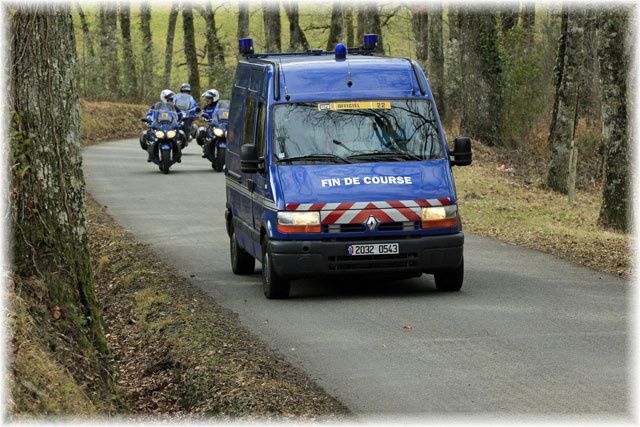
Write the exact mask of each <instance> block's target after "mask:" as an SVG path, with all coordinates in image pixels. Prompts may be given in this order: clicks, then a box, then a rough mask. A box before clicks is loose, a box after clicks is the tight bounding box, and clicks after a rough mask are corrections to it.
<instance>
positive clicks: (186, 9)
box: [182, 3, 200, 94]
mask: <svg viewBox="0 0 640 427" xmlns="http://www.w3.org/2000/svg"><path fill="white" fill-rule="evenodd" d="M182 29H183V30H184V57H185V60H186V62H187V75H188V79H189V84H190V85H191V91H192V92H193V93H197V94H199V93H200V72H199V71H198V56H197V54H196V38H195V30H194V27H193V10H192V9H191V5H190V4H189V3H185V4H184V5H183V6H182Z"/></svg>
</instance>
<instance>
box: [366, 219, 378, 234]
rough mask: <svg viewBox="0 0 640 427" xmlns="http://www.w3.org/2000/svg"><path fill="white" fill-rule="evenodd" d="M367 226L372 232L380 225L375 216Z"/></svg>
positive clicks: (368, 221)
mask: <svg viewBox="0 0 640 427" xmlns="http://www.w3.org/2000/svg"><path fill="white" fill-rule="evenodd" d="M365 224H367V228H369V230H370V231H373V230H374V229H375V228H376V226H377V225H378V220H377V219H376V218H375V217H374V216H370V217H369V219H367V222H365Z"/></svg>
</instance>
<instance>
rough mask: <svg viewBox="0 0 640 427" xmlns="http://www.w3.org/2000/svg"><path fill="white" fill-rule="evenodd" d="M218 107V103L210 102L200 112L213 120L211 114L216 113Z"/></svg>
mask: <svg viewBox="0 0 640 427" xmlns="http://www.w3.org/2000/svg"><path fill="white" fill-rule="evenodd" d="M217 106H218V102H217V101H216V102H210V103H209V104H207V105H205V106H204V107H202V112H203V113H206V114H208V115H209V117H211V118H213V114H214V113H215V112H216V107H217Z"/></svg>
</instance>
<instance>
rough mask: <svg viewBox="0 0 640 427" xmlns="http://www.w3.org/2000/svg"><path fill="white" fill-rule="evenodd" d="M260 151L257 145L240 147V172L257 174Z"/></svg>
mask: <svg viewBox="0 0 640 427" xmlns="http://www.w3.org/2000/svg"><path fill="white" fill-rule="evenodd" d="M259 164H260V160H258V150H257V149H256V146H255V144H244V145H242V146H241V147H240V170H241V171H242V172H244V173H256V172H258V170H259V169H260V168H259V167H258V165H259Z"/></svg>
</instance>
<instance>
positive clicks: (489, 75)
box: [459, 10, 503, 145]
mask: <svg viewBox="0 0 640 427" xmlns="http://www.w3.org/2000/svg"><path fill="white" fill-rule="evenodd" d="M459 17H460V19H461V20H462V43H461V45H460V46H461V47H462V49H461V52H462V57H461V58H462V64H461V67H462V70H463V72H462V88H463V91H462V93H463V96H464V98H463V100H462V120H461V123H460V127H461V129H462V131H463V132H464V133H466V134H468V135H469V136H471V137H473V138H477V139H479V140H480V141H482V142H484V143H485V144H488V145H499V144H501V142H502V90H503V89H502V63H501V61H500V55H499V53H498V45H497V25H496V15H495V13H494V12H491V11H487V10H476V11H465V12H462V11H459Z"/></svg>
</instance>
